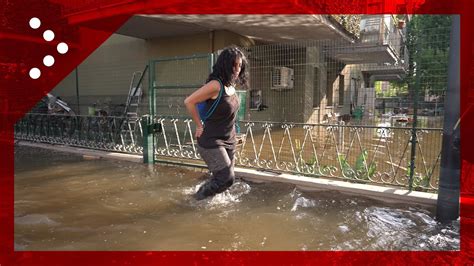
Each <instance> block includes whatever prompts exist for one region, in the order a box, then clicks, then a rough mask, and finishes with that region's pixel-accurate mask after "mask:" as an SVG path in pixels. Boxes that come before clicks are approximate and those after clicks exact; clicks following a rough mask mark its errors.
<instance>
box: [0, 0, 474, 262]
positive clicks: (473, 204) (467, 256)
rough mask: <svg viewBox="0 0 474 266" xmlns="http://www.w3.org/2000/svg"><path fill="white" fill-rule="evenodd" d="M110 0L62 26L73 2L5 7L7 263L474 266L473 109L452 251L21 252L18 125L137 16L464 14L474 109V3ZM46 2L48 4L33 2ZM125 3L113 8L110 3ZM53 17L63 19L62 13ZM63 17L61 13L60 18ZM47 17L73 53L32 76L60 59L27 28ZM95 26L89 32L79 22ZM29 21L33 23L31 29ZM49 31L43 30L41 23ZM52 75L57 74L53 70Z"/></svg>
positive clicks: (0, 230) (1, 258)
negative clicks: (17, 237) (47, 61)
mask: <svg viewBox="0 0 474 266" xmlns="http://www.w3.org/2000/svg"><path fill="white" fill-rule="evenodd" d="M90 1H95V2H97V3H96V6H97V5H98V6H100V5H101V4H105V3H109V4H110V5H107V7H101V8H97V9H95V10H94V12H91V13H77V14H75V15H74V16H72V17H70V18H68V20H64V19H62V20H58V19H57V12H58V10H57V9H55V3H61V4H64V5H65V6H74V3H75V2H76V1H74V0H49V1H33V3H32V2H31V1H28V0H15V1H13V0H10V1H8V2H7V3H6V4H5V5H6V8H4V11H0V74H1V76H0V122H1V124H0V132H3V133H2V134H1V135H0V151H1V152H0V169H1V170H0V175H1V178H0V265H1V266H4V265H13V264H15V265H16V264H22V265H63V264H71V263H72V264H81V265H90V264H100V265H104V264H111V265H112V264H133V265H135V264H152V263H153V264H156V263H166V264H183V263H186V264H190V263H193V264H204V263H206V264H207V263H209V264H223V263H225V264H274V263H277V264H312V263H327V264H329V263H331V264H336V263H337V264H339V263H341V264H342V263H344V264H349V263H350V264H359V263H360V264H367V263H377V264H378V263H384V264H408V263H415V264H420V263H423V264H432V263H437V264H448V263H449V264H452V263H455V264H472V263H474V242H473V238H474V237H473V232H474V228H473V227H474V193H473V192H474V182H473V181H472V178H471V176H472V174H471V169H472V164H473V163H474V154H473V152H471V151H470V149H471V148H472V147H474V145H473V140H472V139H474V138H472V137H471V133H474V132H473V131H474V130H472V129H471V128H470V127H472V126H471V125H472V122H473V121H474V114H471V113H474V108H472V109H473V110H470V111H469V112H468V113H466V115H465V116H464V117H463V120H462V121H461V136H462V138H461V149H462V151H461V152H462V153H461V157H462V171H461V250H460V251H452V252H429V251H426V252H425V251H424V252H411V251H410V252H385V251H380V252H364V251H360V252H352V251H350V252H348V251H340V252H339V251H338V252H330V251H325V252H212V251H211V252H209V251H205V252H200V251H192V252H191V251H190V252H152V251H144V252H99V251H94V252H39V251H38V252H27V251H22V252H15V251H14V247H13V240H14V232H13V229H14V223H13V212H14V206H13V205H14V204H13V203H14V160H13V147H14V146H13V126H12V125H13V124H14V123H15V121H16V120H17V119H19V118H20V117H21V115H22V114H24V113H25V111H26V110H29V109H30V108H31V107H32V106H33V105H34V104H35V103H36V102H37V101H38V100H39V99H40V98H41V97H42V96H43V95H44V94H45V93H46V92H48V91H49V90H51V89H52V88H53V87H54V86H55V85H56V84H57V83H58V82H59V81H61V80H62V79H63V78H64V77H65V76H66V75H67V74H69V73H70V72H71V71H73V69H74V68H75V67H76V66H77V65H78V64H80V63H81V62H82V61H83V60H84V58H86V57H87V56H88V55H89V54H90V53H91V52H93V51H94V50H95V49H96V48H97V47H98V46H99V45H100V44H101V43H102V42H103V41H105V40H106V39H107V38H108V37H109V36H110V34H111V33H113V32H114V31H115V30H116V29H117V28H118V27H119V26H120V25H122V24H123V23H124V22H125V21H126V20H127V19H128V18H129V17H130V16H131V15H133V14H135V13H149V14H153V13H157V14H158V13H161V14H331V13H333V14H335V13H337V14H377V13H378V14H380V13H385V14H390V13H397V11H398V10H397V5H398V4H403V5H404V7H405V8H406V11H407V12H408V13H411V14H460V15H461V103H460V108H461V114H463V113H464V112H465V111H466V110H467V109H468V108H467V107H468V106H469V105H470V104H474V93H473V90H472V85H473V82H470V78H473V77H474V68H473V64H472V63H473V62H474V46H473V42H472V36H473V35H474V27H473V25H474V22H473V19H472V18H471V17H472V15H470V12H471V11H472V5H473V4H471V3H474V2H472V1H470V0H412V1H410V0H380V1H378V2H377V3H378V5H377V4H374V2H376V1H374V0H358V1H350V0H344V1H342V3H341V1H333V0H317V1H309V0H282V1H276V0H260V1H255V2H254V3H253V2H252V1H250V0H233V1H229V0H222V1H219V2H218V1H212V0H201V1H199V2H196V1H187V0H171V1H166V2H164V1H159V0H156V1H155V0H137V1H124V0H115V1H113V0H103V1H102V2H101V3H98V2H99V1H97V0H90ZM36 2H42V3H36ZM114 2H115V3H121V4H120V5H112V4H113V3H114ZM2 5H3V4H2ZM55 12H56V13H55ZM55 14H56V16H55ZM34 16H37V17H41V18H42V20H43V23H44V26H45V27H50V29H53V31H54V32H55V33H57V38H56V39H57V40H63V41H66V42H67V43H69V45H70V52H68V53H67V54H66V55H64V56H59V57H58V59H57V62H56V64H55V67H53V68H51V69H42V72H43V74H42V77H43V78H40V79H38V80H31V79H30V78H29V77H28V71H29V69H30V68H31V67H32V66H36V65H41V60H42V57H43V56H44V54H45V53H48V54H49V53H54V44H55V42H56V40H55V41H53V45H50V46H45V45H38V44H41V43H42V39H41V34H40V33H39V31H33V30H31V29H29V27H28V26H27V25H28V24H27V23H28V21H29V18H31V17H34ZM84 19H87V20H92V19H94V21H93V22H90V23H89V25H88V26H90V27H85V26H82V27H75V26H74V25H72V23H74V22H80V21H83V20H84ZM25 25H26V26H25ZM42 27H43V26H42ZM53 70H54V71H53Z"/></svg>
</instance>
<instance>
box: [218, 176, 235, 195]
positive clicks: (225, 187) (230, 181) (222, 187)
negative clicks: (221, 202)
mask: <svg viewBox="0 0 474 266" xmlns="http://www.w3.org/2000/svg"><path fill="white" fill-rule="evenodd" d="M232 184H234V179H229V180H228V181H227V182H225V183H224V185H222V186H221V187H219V188H218V189H217V190H216V193H222V192H224V191H226V190H227V189H228V188H229V187H230V186H232Z"/></svg>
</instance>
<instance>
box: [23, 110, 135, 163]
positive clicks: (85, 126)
mask: <svg viewBox="0 0 474 266" xmlns="http://www.w3.org/2000/svg"><path fill="white" fill-rule="evenodd" d="M135 122H136V124H138V125H140V122H141V118H136V119H134V120H133V121H132V120H130V119H128V120H127V119H125V118H123V117H113V116H107V117H102V116H68V115H57V114H56V115H52V114H35V113H28V114H26V115H25V116H24V117H23V118H22V119H21V120H20V121H18V122H17V123H16V124H15V139H19V140H29V141H36V142H45V143H51V144H62V145H70V146H76V147H83V148H90V149H97V150H106V151H117V152H127V153H135V154H140V153H142V150H143V148H142V135H143V133H142V130H141V127H140V126H137V127H133V130H132V131H130V130H127V131H124V130H123V128H132V127H127V126H126V125H125V127H123V124H124V123H125V124H127V123H129V124H132V123H133V124H135Z"/></svg>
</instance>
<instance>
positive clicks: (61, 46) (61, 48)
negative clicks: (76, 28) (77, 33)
mask: <svg viewBox="0 0 474 266" xmlns="http://www.w3.org/2000/svg"><path fill="white" fill-rule="evenodd" d="M57 49H58V52H59V53H60V54H65V53H67V50H68V47H67V44H65V43H63V42H61V43H59V44H58V46H57Z"/></svg>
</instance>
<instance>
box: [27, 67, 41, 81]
mask: <svg viewBox="0 0 474 266" xmlns="http://www.w3.org/2000/svg"><path fill="white" fill-rule="evenodd" d="M40 76H41V71H40V70H39V69H38V68H36V67H34V68H32V69H30V78H32V79H37V78H39V77H40Z"/></svg>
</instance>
